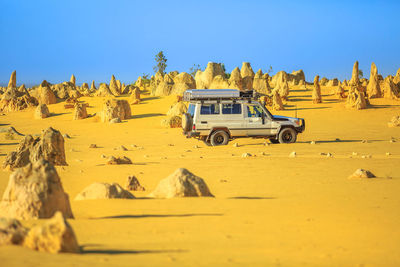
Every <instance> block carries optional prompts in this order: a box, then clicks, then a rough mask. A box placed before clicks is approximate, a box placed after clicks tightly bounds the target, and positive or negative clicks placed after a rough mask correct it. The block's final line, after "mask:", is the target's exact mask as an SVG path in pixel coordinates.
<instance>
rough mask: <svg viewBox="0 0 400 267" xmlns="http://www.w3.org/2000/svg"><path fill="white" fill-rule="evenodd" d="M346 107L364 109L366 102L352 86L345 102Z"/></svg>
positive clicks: (360, 93)
mask: <svg viewBox="0 0 400 267" xmlns="http://www.w3.org/2000/svg"><path fill="white" fill-rule="evenodd" d="M346 107H347V108H354V109H366V108H367V101H366V100H365V96H364V93H362V92H360V91H358V90H357V88H356V87H354V86H352V87H350V89H349V93H348V96H347V100H346Z"/></svg>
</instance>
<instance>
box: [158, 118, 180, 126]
mask: <svg viewBox="0 0 400 267" xmlns="http://www.w3.org/2000/svg"><path fill="white" fill-rule="evenodd" d="M161 126H163V127H167V128H180V127H181V126H182V118H181V117H180V116H169V117H167V118H166V119H162V120H161Z"/></svg>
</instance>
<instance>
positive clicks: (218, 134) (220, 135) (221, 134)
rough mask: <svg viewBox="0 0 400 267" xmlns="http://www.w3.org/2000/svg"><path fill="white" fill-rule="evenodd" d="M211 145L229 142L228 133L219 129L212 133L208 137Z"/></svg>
mask: <svg viewBox="0 0 400 267" xmlns="http://www.w3.org/2000/svg"><path fill="white" fill-rule="evenodd" d="M210 142H211V145H213V146H224V145H227V144H228V142H229V135H228V133H227V132H225V131H223V130H220V131H215V132H213V133H212V135H211V137H210Z"/></svg>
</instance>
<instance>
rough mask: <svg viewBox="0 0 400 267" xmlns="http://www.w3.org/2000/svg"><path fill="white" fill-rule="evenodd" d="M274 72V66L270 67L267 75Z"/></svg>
mask: <svg viewBox="0 0 400 267" xmlns="http://www.w3.org/2000/svg"><path fill="white" fill-rule="evenodd" d="M272 72H273V69H272V66H271V65H269V68H268V70H267V73H268V74H271V73H272Z"/></svg>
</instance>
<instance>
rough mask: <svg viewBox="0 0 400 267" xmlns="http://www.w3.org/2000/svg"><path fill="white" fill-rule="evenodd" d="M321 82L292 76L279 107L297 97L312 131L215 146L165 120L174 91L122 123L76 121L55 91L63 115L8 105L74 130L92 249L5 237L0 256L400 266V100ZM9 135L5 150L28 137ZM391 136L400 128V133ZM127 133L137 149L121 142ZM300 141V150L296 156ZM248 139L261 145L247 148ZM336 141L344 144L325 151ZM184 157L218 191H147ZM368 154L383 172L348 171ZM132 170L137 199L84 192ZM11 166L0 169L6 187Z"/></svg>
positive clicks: (72, 175)
mask: <svg viewBox="0 0 400 267" xmlns="http://www.w3.org/2000/svg"><path fill="white" fill-rule="evenodd" d="M322 92H323V103H321V104H313V103H312V102H311V90H304V89H294V90H293V89H292V90H291V94H290V96H289V100H290V101H288V102H287V105H286V110H284V111H279V112H274V114H279V115H286V116H294V114H295V111H294V109H295V105H297V109H298V116H299V117H303V118H305V119H306V131H305V133H303V134H301V135H299V138H298V142H297V143H295V144H287V145H282V144H276V145H272V144H271V145H269V146H265V145H264V141H265V140H263V139H251V138H244V139H237V140H235V141H233V142H230V143H229V145H228V146H224V147H207V146H205V145H204V144H203V143H202V142H201V141H197V140H196V139H186V138H184V137H183V135H182V134H181V130H180V129H165V128H162V127H161V126H160V120H161V119H162V118H163V116H164V114H165V113H166V111H167V110H168V108H169V106H170V105H171V103H172V102H173V101H174V97H172V96H170V97H166V98H156V97H151V96H149V95H144V96H142V99H143V101H142V102H141V103H140V104H138V105H133V106H132V113H133V116H132V119H129V120H127V121H124V122H123V123H119V124H107V123H101V122H98V119H97V118H96V117H92V118H87V119H84V120H79V121H73V120H72V112H71V111H70V110H65V109H64V107H63V104H64V103H58V104H54V105H49V109H50V112H51V113H53V114H54V116H52V117H49V118H46V119H43V120H34V119H33V112H34V109H27V110H23V111H19V112H13V113H9V114H7V115H5V116H1V117H0V124H2V126H5V125H11V126H13V127H15V128H16V129H17V130H18V131H20V132H22V133H23V134H37V133H40V131H41V130H42V129H45V128H47V127H48V126H52V127H54V128H55V129H57V130H60V131H61V132H62V133H63V134H64V133H67V134H68V135H70V136H71V138H70V139H65V150H66V157H67V162H68V164H69V165H68V166H65V167H60V166H57V170H58V173H59V175H60V177H61V179H62V182H63V186H64V189H65V191H66V192H67V193H68V194H69V195H70V198H71V205H72V209H73V212H74V215H75V219H73V220H69V223H70V224H71V225H72V227H73V229H74V231H75V233H76V235H77V238H78V241H79V244H80V245H81V246H82V249H83V253H82V254H67V253H65V254H63V253H61V254H57V255H53V254H50V253H40V252H36V251H32V250H29V249H26V248H23V247H20V246H5V247H0V262H1V264H0V265H1V266H8V267H10V266H55V265H58V266H90V265H91V266H156V265H157V266H176V265H179V266H225V265H226V266H243V265H246V266H399V265H400V254H399V244H400V227H399V226H400V194H399V192H400V167H399V163H400V129H399V128H388V127H387V122H388V121H389V120H390V119H391V118H392V117H393V116H394V115H398V114H399V113H400V102H396V101H391V100H386V99H373V100H371V104H372V107H370V108H368V109H365V110H348V109H345V108H344V102H343V101H342V102H341V101H338V100H336V98H335V97H334V96H330V95H328V93H329V92H330V88H325V87H323V88H322ZM120 98H124V97H120ZM81 100H84V101H86V102H88V103H89V104H90V107H89V108H88V112H89V113H95V112H97V111H100V109H101V105H102V98H98V97H95V98H91V97H84V98H81ZM0 135H1V136H0V142H1V145H0V150H1V151H0V161H3V160H4V159H5V156H6V154H7V153H8V152H9V151H12V150H14V149H15V148H16V147H17V144H18V142H19V140H6V139H5V137H4V134H0ZM392 137H394V138H395V139H397V140H398V142H389V140H390V139H391V138H392ZM337 138H339V139H340V140H337ZM362 140H368V142H366V143H363V142H362ZM310 141H316V144H315V145H312V144H310ZM234 142H237V143H238V144H239V147H233V146H232V144H233V143H234ZM90 144H97V145H98V146H99V148H97V149H92V148H89V145H90ZM119 145H124V146H125V147H127V148H128V149H129V151H116V150H114V148H115V147H117V146H119ZM132 145H136V147H134V146H132ZM195 145H198V146H199V148H195ZM292 151H296V153H297V157H295V158H289V156H288V155H289V154H290V153H291V152H292ZM245 152H248V153H251V154H252V155H254V156H253V157H248V158H242V157H241V155H242V154H243V153H245ZM262 152H264V154H265V155H263V154H262ZM328 152H329V153H331V154H333V157H330V158H327V157H326V156H324V155H321V154H320V153H328ZM353 152H357V153H358V155H352V153H353ZM387 152H389V153H391V155H389V156H388V155H386V153H387ZM103 154H104V155H107V156H110V155H114V156H117V155H121V156H122V155H125V156H128V157H129V158H131V159H132V160H133V162H134V164H133V165H115V166H110V165H106V164H105V159H103V158H102V157H101V155H103ZM363 155H371V158H363V157H362V156H363ZM179 167H185V168H187V169H188V170H190V171H191V172H193V173H194V174H196V175H198V176H200V177H202V178H203V179H204V180H205V181H206V182H207V184H208V186H209V188H210V190H211V192H212V193H213V194H214V195H215V198H177V199H163V200H157V199H147V198H145V196H146V195H147V194H148V193H149V192H151V190H152V189H154V188H155V186H156V185H157V183H158V182H159V181H160V180H161V179H162V178H165V177H166V176H168V175H169V174H170V173H172V172H173V171H175V170H176V169H177V168H179ZM358 168H364V169H367V170H370V171H371V172H373V173H374V174H375V175H376V176H377V177H378V178H376V179H363V180H349V179H347V177H348V176H349V175H351V174H352V173H353V172H354V171H355V170H356V169H358ZM132 174H134V175H136V176H137V177H138V179H139V181H140V183H141V184H142V185H143V186H144V187H145V188H146V191H144V192H133V194H134V195H135V196H136V197H137V199H133V200H83V201H74V200H73V199H74V197H75V196H76V195H77V194H78V193H79V192H80V191H81V190H82V189H83V188H84V187H86V186H87V185H89V184H91V183H92V182H117V183H119V184H121V185H124V184H125V181H126V179H127V176H128V175H132ZM9 175H10V172H7V171H0V192H1V193H2V192H3V191H4V189H5V187H6V185H7V182H8V177H9ZM35 223H37V222H36V221H25V222H24V224H25V225H32V224H35Z"/></svg>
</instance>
